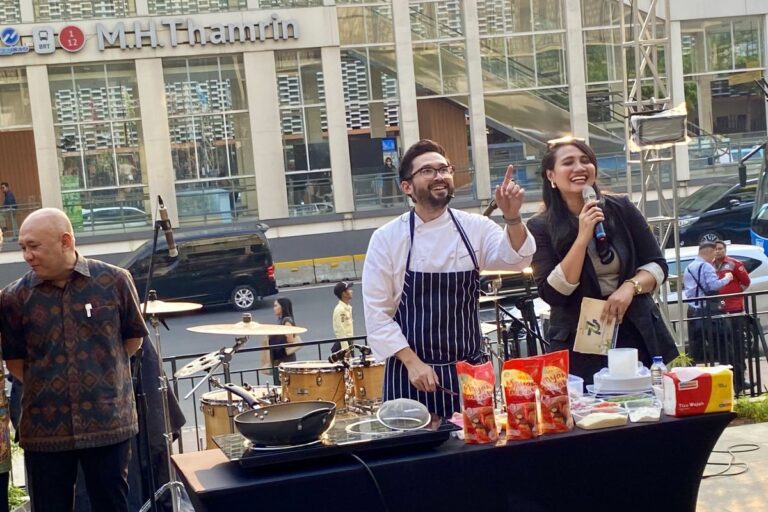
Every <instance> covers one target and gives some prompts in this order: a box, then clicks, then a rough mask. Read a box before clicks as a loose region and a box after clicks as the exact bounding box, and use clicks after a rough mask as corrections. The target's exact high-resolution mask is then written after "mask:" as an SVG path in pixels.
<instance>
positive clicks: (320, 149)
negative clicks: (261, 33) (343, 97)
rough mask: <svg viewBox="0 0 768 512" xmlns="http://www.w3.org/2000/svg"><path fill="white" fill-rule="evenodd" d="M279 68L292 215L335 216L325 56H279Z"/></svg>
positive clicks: (312, 53) (307, 52)
mask: <svg viewBox="0 0 768 512" xmlns="http://www.w3.org/2000/svg"><path fill="white" fill-rule="evenodd" d="M275 66H276V71H277V87H278V95H279V98H280V121H281V123H280V124H281V127H282V132H283V152H284V154H285V173H286V182H287V187H288V212H289V215H290V216H298V215H314V214H318V213H328V212H332V211H333V188H332V182H331V171H330V168H331V158H330V149H329V145H328V119H327V115H326V107H325V86H324V83H323V71H322V63H321V59H320V51H319V50H316V49H313V50H302V51H279V52H275ZM342 69H343V67H342Z"/></svg>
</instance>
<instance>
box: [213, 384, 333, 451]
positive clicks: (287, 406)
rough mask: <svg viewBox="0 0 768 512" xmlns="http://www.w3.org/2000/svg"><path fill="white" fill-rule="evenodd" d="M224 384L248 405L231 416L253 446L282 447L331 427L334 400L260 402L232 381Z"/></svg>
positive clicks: (314, 438)
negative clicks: (243, 410) (265, 403)
mask: <svg viewBox="0 0 768 512" xmlns="http://www.w3.org/2000/svg"><path fill="white" fill-rule="evenodd" d="M224 387H225V388H226V389H228V390H229V391H231V392H232V393H233V394H235V395H237V396H239V397H241V398H242V399H243V400H244V401H245V403H247V404H248V405H249V406H250V407H251V408H252V410H250V411H245V412H241V413H240V414H238V415H237V416H235V426H236V427H237V430H239V431H240V433H241V434H242V435H243V436H244V437H246V438H247V439H248V440H249V441H251V442H252V443H253V444H254V445H260V446H284V445H297V444H305V443H310V442H312V441H317V440H318V439H320V436H322V435H323V434H324V433H325V432H326V431H327V430H328V429H329V428H331V425H333V419H334V418H335V417H336V404H335V403H334V402H326V401H323V400H310V401H307V402H285V403H279V404H272V405H260V404H259V400H258V399H255V398H254V397H253V396H252V395H251V394H250V393H248V391H246V390H245V389H243V388H241V387H239V386H236V385H234V384H225V385H224Z"/></svg>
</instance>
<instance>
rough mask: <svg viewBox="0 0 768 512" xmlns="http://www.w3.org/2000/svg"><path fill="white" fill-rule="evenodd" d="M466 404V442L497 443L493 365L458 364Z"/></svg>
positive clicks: (463, 398)
mask: <svg viewBox="0 0 768 512" xmlns="http://www.w3.org/2000/svg"><path fill="white" fill-rule="evenodd" d="M456 372H457V373H458V374H459V384H460V385H461V399H462V402H463V404H464V407H463V410H462V415H463V417H464V441H465V442H467V443H469V444H482V443H495V442H496V441H497V440H498V438H499V433H498V432H497V431H496V420H495V418H494V415H493V390H494V383H495V382H496V376H495V375H494V374H493V365H492V364H491V363H490V362H487V363H485V364H480V365H477V366H475V365H472V364H469V363H466V362H464V361H460V362H458V363H456Z"/></svg>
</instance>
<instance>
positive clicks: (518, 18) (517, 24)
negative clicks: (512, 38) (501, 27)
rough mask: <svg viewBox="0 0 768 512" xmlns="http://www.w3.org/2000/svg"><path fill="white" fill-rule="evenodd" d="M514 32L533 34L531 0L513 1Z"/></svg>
mask: <svg viewBox="0 0 768 512" xmlns="http://www.w3.org/2000/svg"><path fill="white" fill-rule="evenodd" d="M511 5H512V20H513V21H512V31H513V32H531V31H532V30H533V20H532V15H531V0H512V1H511Z"/></svg>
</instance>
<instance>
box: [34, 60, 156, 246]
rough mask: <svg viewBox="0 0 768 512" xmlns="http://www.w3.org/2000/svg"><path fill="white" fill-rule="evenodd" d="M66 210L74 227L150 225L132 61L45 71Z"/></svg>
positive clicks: (118, 228) (101, 228) (99, 228)
mask: <svg viewBox="0 0 768 512" xmlns="http://www.w3.org/2000/svg"><path fill="white" fill-rule="evenodd" d="M48 78H49V82H50V84H49V85H50V91H51V102H52V104H53V109H54V130H55V134H56V142H57V148H58V150H59V172H60V181H61V189H62V201H63V203H64V210H65V211H66V213H67V215H68V216H69V218H70V220H71V221H72V225H73V226H74V227H75V229H76V230H77V231H122V230H127V229H130V228H144V229H146V228H147V226H149V219H150V215H149V214H148V213H147V212H148V210H147V200H146V190H145V184H146V183H147V174H146V170H145V169H144V166H143V165H142V161H143V158H142V153H143V151H142V148H141V144H140V141H141V119H140V113H139V108H138V105H139V100H138V87H137V86H136V72H135V69H134V66H133V63H123V62H116V63H110V64H84V65H78V66H51V67H49V70H48Z"/></svg>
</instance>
